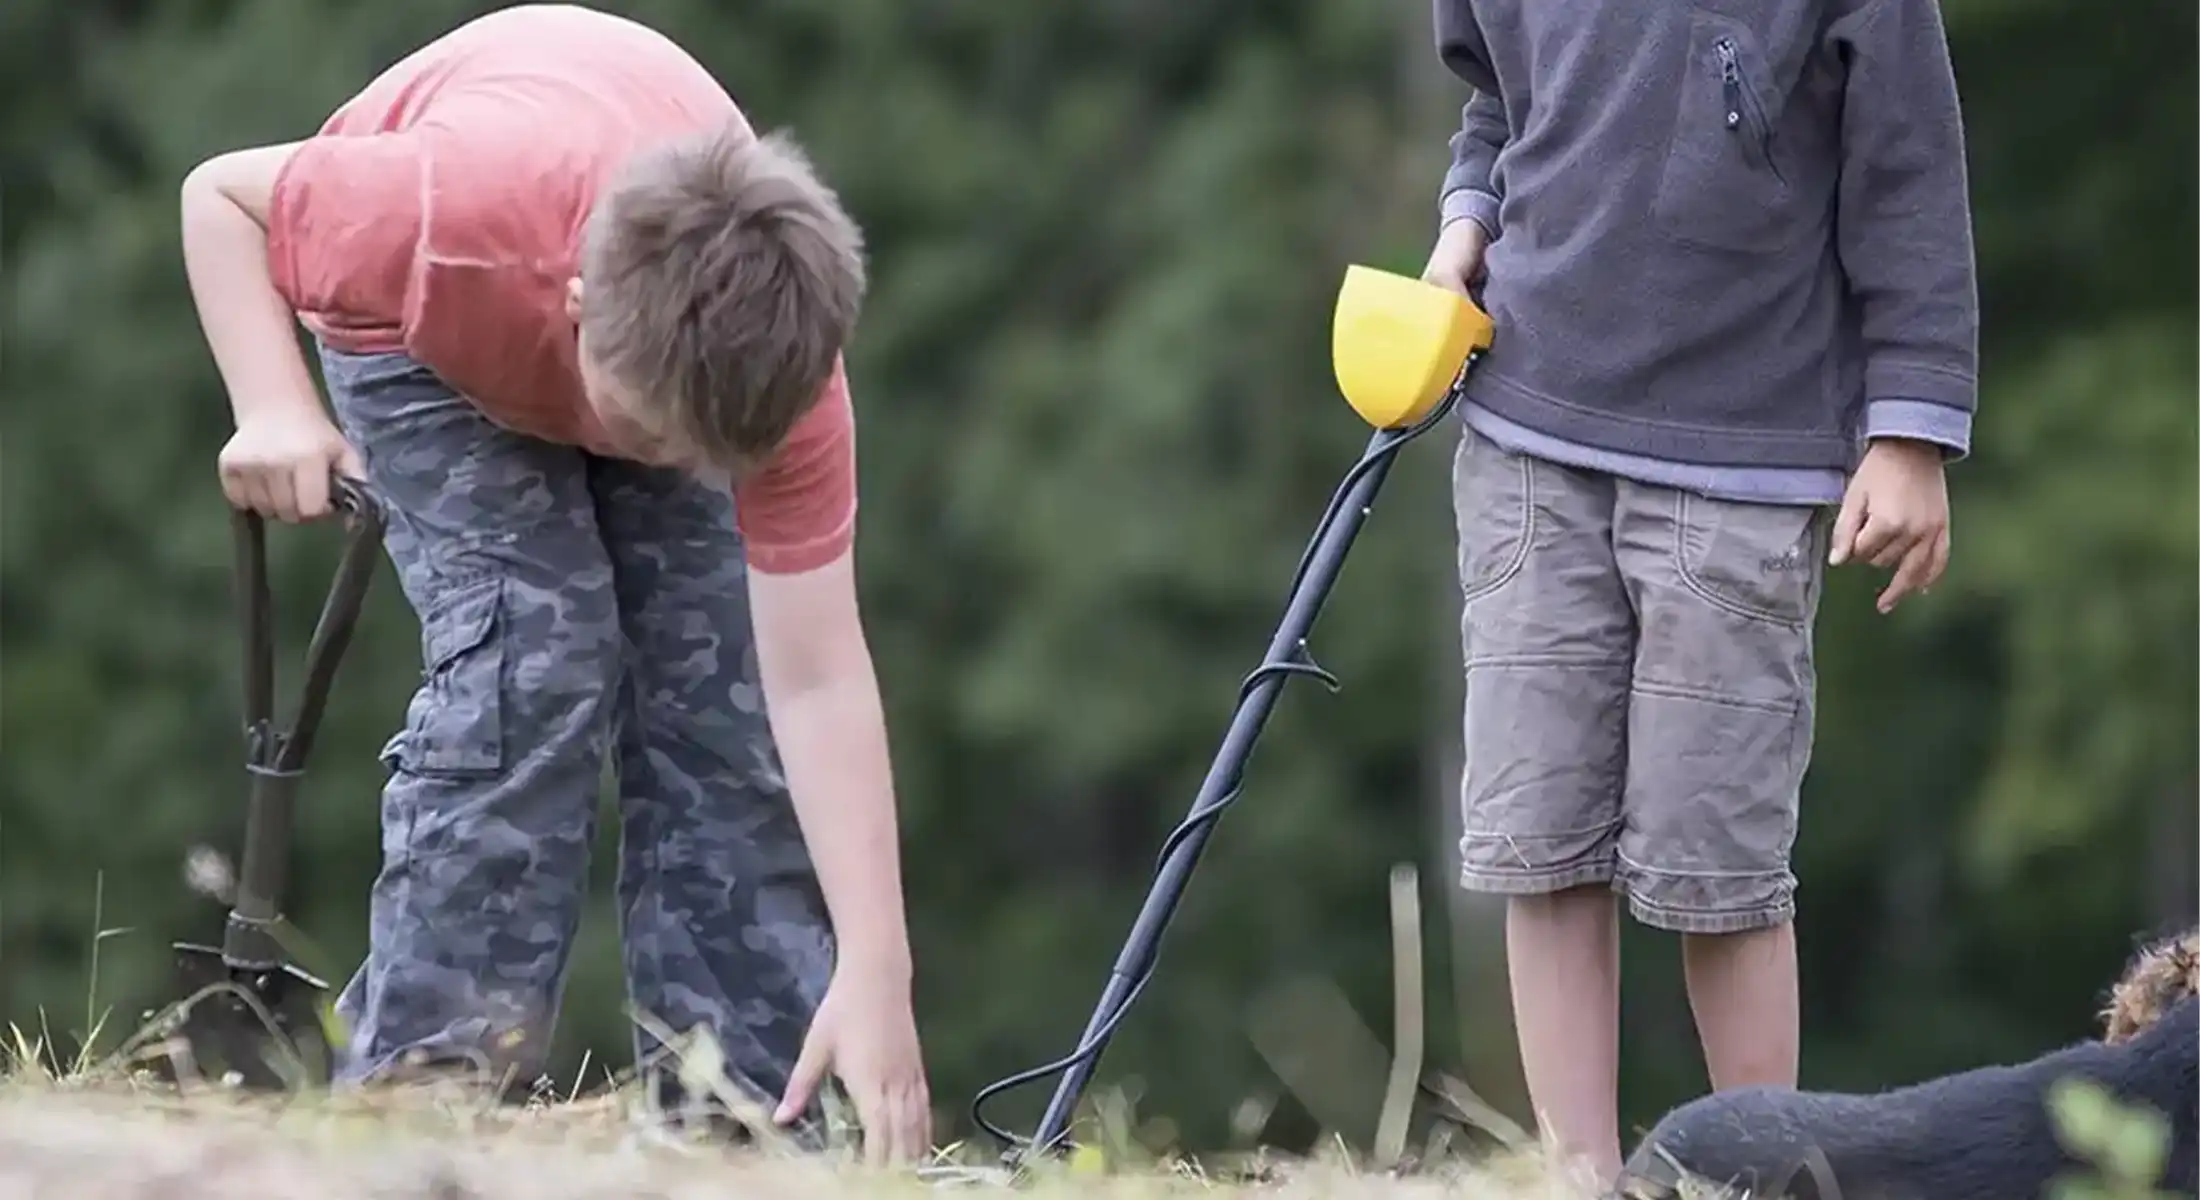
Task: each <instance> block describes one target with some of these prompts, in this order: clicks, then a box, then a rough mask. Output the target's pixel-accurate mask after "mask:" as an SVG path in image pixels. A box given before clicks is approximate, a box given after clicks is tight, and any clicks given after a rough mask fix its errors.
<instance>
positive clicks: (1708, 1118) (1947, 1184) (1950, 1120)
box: [1617, 996, 2200, 1200]
mask: <svg viewBox="0 0 2200 1200" xmlns="http://www.w3.org/2000/svg"><path fill="white" fill-rule="evenodd" d="M2068 1075H2075V1076H2080V1077H2083V1078H2087V1079H2091V1080H2093V1081H2095V1082H2097V1083H2099V1084H2101V1085H2103V1086H2104V1087H2106V1088H2107V1089H2108V1090H2109V1091H2110V1092H2111V1093H2113V1094H2114V1095H2115V1096H2116V1097H2117V1098H2118V1099H2119V1100H2120V1101H2121V1102H2123V1103H2125V1104H2134V1103H2138V1104H2145V1105H2148V1106H2151V1107H2152V1108H2154V1109H2155V1110H2157V1111H2159V1112H2160V1113H2162V1114H2163V1116H2165V1117H2166V1118H2167V1119H2168V1121H2169V1124H2170V1128H2171V1130H2172V1145H2171V1149H2170V1153H2169V1158H2168V1162H2167V1163H2166V1165H2165V1169H2164V1171H2163V1177H2162V1179H2161V1181H2160V1182H2159V1183H2158V1185H2157V1186H2159V1187H2161V1188H2165V1189H2168V1190H2169V1191H2171V1192H2173V1193H2175V1194H2178V1195H2186V1196H2191V1195H2195V1194H2200V1193H2196V1191H2195V1187H2196V1181H2195V1179H2194V1171H2195V1142H2196V1141H2200V1130H2196V1128H2195V1127H2196V1124H2200V999H2194V998H2192V997H2190V996H2187V997H2185V998H2183V999H2181V1000H2179V1001H2178V1002H2177V1003H2176V1004H2175V1005H2174V1006H2171V1007H2169V1008H2168V1009H2167V1011H2165V1012H2163V1013H2161V1014H2160V1016H2159V1019H2158V1020H2156V1021H2154V1022H2153V1023H2152V1025H2151V1026H2150V1027H2148V1028H2146V1029H2144V1030H2141V1031H2139V1032H2137V1033H2136V1034H2134V1035H2132V1036H2129V1037H2127V1038H2125V1039H2123V1040H2120V1041H2117V1042H2115V1043H2109V1042H2103V1041H2089V1042H2080V1043H2078V1044H2076V1045H2073V1046H2068V1047H2065V1048H2063V1049H2061V1050H2057V1051H2055V1052H2054V1053H2051V1054H2047V1055H2044V1056H2042V1057H2040V1058H2036V1059H2033V1060H2032V1061H2031V1062H2028V1063H2021V1064H2018V1065H2015V1066H2000V1067H1983V1068H1980V1069H1978V1070H1973V1071H1965V1072H1962V1073H1960V1074H1956V1075H1948V1076H1944V1077H1942V1078H1939V1079H1933V1080H1928V1081H1926V1082H1924V1083H1920V1084H1917V1085H1915V1086H1912V1087H1906V1088H1899V1089H1896V1090H1894V1091H1889V1092H1883V1093H1880V1094H1878V1095H1840V1094H1834V1093H1826V1092H1796V1091H1789V1090H1786V1089H1779V1088H1744V1089H1736V1090H1734V1091H1730V1092H1718V1093H1713V1094H1711V1095H1709V1096H1705V1097H1702V1098H1700V1099H1698V1100H1695V1101H1693V1102H1691V1103H1689V1104H1685V1105H1683V1106H1681V1107H1680V1108H1677V1109H1675V1110H1673V1111H1672V1112H1671V1113H1669V1114H1667V1116H1666V1118H1665V1119H1664V1120H1663V1121H1660V1122H1659V1123H1658V1126H1657V1128H1655V1129H1653V1130H1651V1131H1650V1134H1649V1135H1648V1136H1647V1137H1645V1138H1644V1139H1643V1141H1642V1144H1641V1145H1640V1146H1639V1147H1637V1148H1636V1150H1635V1153H1634V1155H1633V1156H1632V1157H1631V1158H1629V1160H1628V1162H1627V1167H1626V1170H1625V1172H1623V1174H1622V1176H1621V1182H1620V1185H1619V1188H1618V1191H1617V1195H1619V1196H1622V1197H1670V1196H1673V1195H1676V1194H1677V1188H1678V1180H1679V1179H1680V1178H1681V1175H1680V1173H1679V1172H1678V1171H1676V1170H1675V1167H1676V1165H1677V1166H1678V1167H1679V1168H1680V1169H1681V1170H1684V1171H1685V1172H1686V1173H1687V1174H1688V1175H1693V1176H1696V1177H1698V1178H1701V1179H1706V1180H1709V1181H1710V1182H1712V1183H1716V1184H1722V1185H1724V1186H1727V1187H1729V1188H1732V1189H1735V1190H1737V1191H1744V1190H1746V1193H1747V1194H1748V1195H1751V1196H1792V1197H1797V1198H1799V1200H2031V1198H2033V1197H2039V1196H2044V1195H2045V1194H2046V1191H2047V1187H2048V1183H2049V1181H2050V1180H2052V1179H2053V1178H2054V1177H2055V1176H2056V1175H2058V1174H2060V1173H2062V1172H2064V1171H2069V1170H2082V1169H2083V1168H2084V1166H2085V1164H2083V1163H2081V1162H2079V1161H2078V1160H2076V1159H2074V1158H2073V1157H2071V1156H2070V1155H2069V1154H2068V1153H2067V1152H2066V1151H2065V1150H2064V1149H2063V1148H2062V1145H2061V1143H2060V1142H2059V1141H2058V1140H2057V1138H2056V1136H2055V1131H2054V1126H2053V1123H2052V1118H2051V1117H2050V1115H2049V1113H2048V1109H2047V1094H2048V1089H2049V1087H2050V1086H2051V1085H2052V1084H2053V1083H2054V1082H2055V1081H2056V1080H2058V1079H2060V1078H2062V1077H2064V1076H2068Z"/></svg>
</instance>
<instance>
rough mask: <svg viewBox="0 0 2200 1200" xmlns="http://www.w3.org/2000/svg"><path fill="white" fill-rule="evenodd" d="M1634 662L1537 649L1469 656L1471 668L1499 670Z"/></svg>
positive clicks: (1583, 667) (1585, 667)
mask: <svg viewBox="0 0 2200 1200" xmlns="http://www.w3.org/2000/svg"><path fill="white" fill-rule="evenodd" d="M1633 663H1634V660H1633V659H1632V658H1614V657H1612V656H1610V655H1601V656H1591V655H1586V654H1550V653H1539V652H1535V651H1527V652H1522V653H1501V654H1471V655H1468V656H1467V667H1468V668H1469V669H1470V670H1471V669H1472V668H1475V667H1491V668H1496V669H1498V670H1509V669H1513V668H1548V667H1558V668H1563V669H1568V670H1577V671H1588V670H1597V669H1606V668H1612V667H1626V666H1631V665H1633Z"/></svg>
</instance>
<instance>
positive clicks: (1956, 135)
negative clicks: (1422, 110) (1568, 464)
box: [1435, 0, 1978, 470]
mask: <svg viewBox="0 0 2200 1200" xmlns="http://www.w3.org/2000/svg"><path fill="white" fill-rule="evenodd" d="M1435 15H1436V40H1437V48H1438V51H1439V53H1440V54H1441V56H1442V58H1443V61H1444V63H1445V64H1446V65H1447V66H1448V67H1450V68H1451V70H1452V71H1453V72H1454V73H1455V74H1457V75H1458V76H1459V77H1460V78H1461V79H1463V80H1465V81H1466V82H1467V83H1468V84H1469V85H1471V86H1472V87H1473V88H1474V89H1475V93H1476V94H1475V96H1474V98H1473V100H1472V101H1471V102H1470V103H1469V104H1468V105H1467V106H1466V108H1465V110H1464V112H1463V114H1462V123H1461V128H1460V131H1459V133H1458V135H1457V136H1456V137H1454V138H1453V139H1452V165H1451V169H1450V171H1449V172H1448V173H1447V174H1446V176H1445V179H1444V193H1445V199H1444V207H1445V210H1446V211H1447V213H1458V214H1461V215H1466V216H1470V217H1472V218H1473V219H1475V220H1476V221H1479V222H1480V223H1481V224H1483V225H1484V226H1485V227H1486V228H1488V229H1489V230H1490V231H1491V233H1492V234H1493V235H1494V236H1495V238H1496V240H1495V241H1494V242H1493V243H1492V244H1491V246H1490V249H1489V252H1488V256H1487V260H1486V262H1487V267H1488V272H1489V275H1488V281H1487V283H1486V284H1485V285H1484V289H1483V293H1482V303H1483V305H1484V307H1485V308H1487V309H1488V310H1489V312H1490V314H1491V316H1492V317H1493V318H1495V320H1496V322H1497V329H1498V334H1497V340H1496V343H1495V345H1494V346H1493V347H1492V348H1491V352H1490V354H1489V355H1488V357H1487V358H1486V359H1485V360H1484V361H1483V362H1482V364H1481V365H1479V366H1478V367H1477V368H1476V370H1475V372H1474V375H1473V377H1472V378H1471V379H1470V381H1469V384H1468V393H1467V399H1468V401H1469V403H1470V404H1471V405H1473V406H1476V407H1478V408H1480V409H1482V410H1486V411H1487V412H1490V413H1494V414H1496V415H1497V416H1498V417H1500V418H1503V419H1504V420H1505V421H1508V422H1511V423H1514V424H1515V425H1518V426H1521V427H1525V428H1526V429H1528V430H1532V431H1534V432H1535V433H1538V434H1542V435H1544V436H1545V437H1547V438H1551V439H1556V440H1558V441H1562V442H1565V443H1571V444H1574V445H1578V446H1582V447H1589V448H1595V449H1599V450H1603V451H1607V452H1610V453H1614V454H1619V455H1628V456H1640V457H1644V458H1650V459H1659V460H1665V461H1669V462H1678V463H1697V464H1705V465H1711V466H1734V467H1757V468H1805V469H1809V468H1817V469H1821V470H1824V469H1833V470H1843V469H1846V468H1848V467H1849V466H1851V465H1852V464H1853V462H1854V457H1855V453H1856V447H1857V442H1858V438H1859V437H1860V436H1861V435H1862V433H1863V432H1864V430H1863V428H1862V420H1863V414H1864V411H1865V406H1866V404H1867V402H1871V401H1878V402H1881V403H1882V404H1899V405H1906V406H1916V405H1925V406H1937V407H1938V408H1940V409H1943V410H1946V411H1947V412H1948V415H1949V417H1950V418H1951V419H1952V420H1953V423H1954V424H1956V425H1957V426H1958V427H1960V428H1964V429H1967V428H1968V425H1969V417H1970V414H1971V412H1972V411H1973V409H1974V407H1975V404H1976V396H1977V382H1976V381H1977V365H1976V364H1977V342H1978V300H1977V283H1976V278H1975V268H1974V261H1973V253H1972V245H1971V223H1970V212H1969V206H1968V199H1967V194H1966V193H1967V181H1966V173H1965V168H1964V161H1963V127H1962V117H1961V113H1960V111H1959V109H1958V106H1957V99H1956V90H1955V80H1954V75H1953V71H1952V70H1951V68H1950V64H1949V59H1948V51H1947V44H1946V38H1945V34H1944V32H1943V29H1942V25H1941V20H1940V13H1939V10H1938V7H1937V4H1936V2H1935V0H1696V2H1694V3H1680V2H1675V3H1652V4H1627V5H1603V4H1591V3H1587V2H1586V0H1435ZM1928 411H1929V410H1928ZM1929 423H1930V422H1929Z"/></svg>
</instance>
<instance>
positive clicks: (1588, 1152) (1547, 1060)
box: [1505, 886, 1620, 1187]
mask: <svg viewBox="0 0 2200 1200" xmlns="http://www.w3.org/2000/svg"><path fill="white" fill-rule="evenodd" d="M1505 954H1506V960H1507V964H1508V967H1509V969H1510V972H1511V975H1512V997H1513V1022H1514V1025H1515V1027H1516V1028H1517V1029H1518V1030H1519V1035H1520V1065H1521V1069H1522V1071H1523V1072H1524V1073H1525V1074H1526V1076H1527V1080H1528V1096H1529V1099H1530V1100H1532V1101H1533V1102H1534V1104H1535V1109H1536V1124H1537V1126H1538V1127H1539V1128H1541V1129H1542V1130H1543V1134H1544V1137H1545V1139H1546V1140H1547V1141H1552V1142H1555V1143H1556V1144H1557V1145H1558V1147H1559V1149H1560V1150H1561V1151H1562V1152H1563V1153H1565V1154H1566V1155H1567V1156H1569V1157H1572V1158H1579V1159H1583V1160H1586V1162H1587V1165H1588V1166H1589V1167H1590V1168H1591V1169H1592V1170H1594V1171H1595V1172H1596V1179H1597V1183H1598V1184H1599V1186H1603V1187H1608V1186H1610V1184H1611V1183H1612V1181H1613V1179H1614V1178H1615V1177H1617V1176H1618V1174H1619V1162H1620V1158H1619V908H1618V905H1617V902H1616V901H1615V900H1614V898H1613V896H1612V893H1611V891H1610V890H1609V889H1608V888H1605V887H1602V886H1596V887H1581V888H1569V889H1567V890H1565V891H1561V892H1555V893H1552V894H1549V895H1541V896H1533V895H1528V896H1514V897H1512V898H1511V900H1510V903H1508V904H1507V906H1506V911H1505Z"/></svg>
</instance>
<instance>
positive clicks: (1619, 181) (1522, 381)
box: [1425, 0, 1978, 1181]
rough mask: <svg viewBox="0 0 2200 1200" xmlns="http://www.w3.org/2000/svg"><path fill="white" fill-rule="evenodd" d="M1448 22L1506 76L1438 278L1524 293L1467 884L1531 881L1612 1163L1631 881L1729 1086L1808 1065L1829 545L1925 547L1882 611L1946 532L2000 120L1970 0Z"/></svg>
mask: <svg viewBox="0 0 2200 1200" xmlns="http://www.w3.org/2000/svg"><path fill="white" fill-rule="evenodd" d="M1435 23H1436V38H1437V46H1438V50H1439V53H1440V55H1441V57H1442V59H1443V61H1444V62H1445V64H1446V65H1447V66H1448V67H1450V69H1451V70H1452V71H1453V72H1454V73H1455V74H1457V75H1458V76H1459V77H1460V78H1461V79H1463V80H1464V81H1465V82H1467V83H1468V84H1469V85H1470V86H1471V87H1472V88H1473V89H1474V96H1473V98H1472V100H1471V101H1470V102H1469V103H1468V104H1467V105H1466V106H1465V108H1464V109H1463V111H1462V121H1461V127H1460V129H1459V132H1458V134H1457V135H1456V136H1455V137H1454V138H1453V139H1452V162H1451V168H1450V170H1449V172H1448V173H1447V174H1446V176H1445V179H1444V185H1443V193H1442V199H1441V213H1442V220H1443V223H1442V232H1441V233H1440V234H1439V236H1438V238H1437V243H1436V247H1435V250H1434V252H1433V253H1432V254H1431V255H1430V257H1429V262H1428V267H1427V270H1426V273H1425V277H1426V278H1427V279H1429V280H1430V281H1431V282H1435V283H1439V284H1442V285H1444V286H1447V287H1450V288H1453V289H1455V290H1458V291H1461V292H1470V293H1472V292H1478V293H1479V297H1480V299H1481V301H1482V303H1483V305H1484V307H1486V308H1487V309H1488V311H1489V312H1490V313H1491V315H1492V316H1493V317H1494V318H1495V319H1496V322H1497V327H1498V335H1497V342H1496V345H1495V346H1494V347H1493V348H1492V350H1491V352H1490V354H1489V355H1488V356H1487V357H1486V358H1485V359H1484V361H1483V362H1482V363H1481V364H1480V365H1479V366H1478V367H1477V368H1476V370H1475V372H1474V374H1473V377H1472V379H1471V380H1470V381H1469V384H1468V392H1467V397H1466V400H1467V403H1466V404H1465V406H1464V410H1463V411H1464V423H1465V429H1464V431H1463V433H1462V440H1461V444H1460V447H1459V450H1458V455H1457V459H1456V462H1455V468H1454V470H1455V475H1454V479H1455V488H1454V491H1455V506H1456V509H1457V517H1458V526H1459V570H1460V580H1461V587H1462V591H1463V594H1464V604H1465V610H1464V615H1463V618H1462V635H1463V640H1464V644H1465V670H1466V678H1467V688H1466V712H1465V731H1466V763H1467V767H1466V774H1465V778H1464V780H1463V783H1462V805H1463V809H1464V818H1465V820H1464V828H1465V833H1464V836H1463V838H1462V841H1461V845H1460V851H1461V858H1462V875H1463V882H1464V885H1465V886H1466V887H1468V888H1472V889H1476V890H1480V891H1486V892H1494V893H1500V894H1504V895H1506V896H1507V897H1509V901H1508V905H1507V917H1506V947H1507V956H1508V960H1509V969H1510V973H1511V978H1512V991H1513V1004H1514V1011H1515V1016H1516V1020H1517V1023H1518V1028H1519V1036H1520V1046H1521V1057H1522V1060H1523V1065H1524V1067H1525V1071H1526V1075H1527V1080H1528V1086H1529V1090H1530V1093H1531V1094H1532V1096H1533V1098H1534V1102H1535V1104H1536V1107H1537V1109H1538V1113H1539V1116H1540V1119H1541V1123H1542V1125H1543V1127H1544V1128H1545V1130H1546V1131H1547V1132H1548V1133H1549V1134H1550V1135H1551V1136H1552V1137H1553V1138H1554V1139H1555V1140H1556V1142H1557V1143H1558V1144H1559V1145H1560V1146H1561V1147H1562V1148H1563V1149H1565V1150H1567V1151H1570V1152H1572V1153H1574V1154H1577V1155H1580V1156H1583V1157H1585V1158H1586V1159H1588V1160H1589V1162H1590V1164H1591V1165H1592V1166H1593V1168H1594V1169H1595V1172H1596V1174H1597V1175H1598V1177H1599V1178H1601V1179H1603V1180H1605V1181H1609V1180H1610V1179H1611V1178H1612V1177H1613V1175H1614V1174H1615V1173H1616V1171H1617V1169H1618V1166H1619V1161H1620V1146H1619V1131H1618V1116H1617V1101H1616V1094H1615V1093H1616V1090H1617V1074H1618V1061H1619V1049H1618V1007H1619V994H1618V972H1619V963H1618V936H1619V935H1618V916H1617V908H1616V905H1615V903H1614V900H1613V897H1612V895H1611V893H1612V892H1615V891H1616V892H1618V893H1619V894H1621V895H1624V896H1625V897H1626V898H1627V902H1628V906H1629V909H1630V910H1631V912H1632V913H1633V915H1634V916H1635V917H1636V918H1637V919H1638V920H1640V921H1642V922H1644V923H1646V924H1649V925H1652V926H1655V927H1658V928H1662V929H1668V930H1673V931H1676V932H1678V933H1680V934H1681V935H1682V951H1683V958H1684V962H1685V966H1686V975H1687V981H1688V992H1689V999H1690V1004H1691V1006H1692V1008H1693V1010H1694V1013H1695V1017H1696V1025H1697V1030H1698V1033H1699V1035H1700V1037H1701V1039H1702V1042H1703V1049H1704V1056H1705V1059H1706V1063H1707V1066H1708V1067H1709V1071H1710V1076H1711V1082H1712V1084H1713V1086H1714V1087H1715V1088H1721V1089H1723V1088H1728V1087H1733V1086H1736V1085H1742V1084H1752V1083H1772V1084H1788V1085H1792V1084H1793V1083H1794V1082H1795V1076H1796V1058H1797V1040H1798V1026H1799V1017H1798V1000H1797V980H1796V962H1795V941H1794V934H1793V932H1792V924H1791V922H1792V919H1793V916H1794V911H1795V910H1794V898H1793V893H1794V887H1795V881H1794V877H1793V876H1792V875H1791V874H1790V872H1789V853H1790V849H1791V846H1792V844H1793V840H1794V836H1795V830H1796V820H1797V793H1798V789H1799V787H1800V785H1801V782H1802V778H1803V774H1804V769H1805V765H1806V763H1807V761H1808V759H1809V755H1810V747H1811V734H1812V724H1813V708H1814V691H1815V686H1816V677H1815V672H1814V669H1813V665H1812V648H1811V626H1812V624H1813V621H1814V618H1815V616H1816V610H1817V605H1818V598H1819V591H1820V586H1821V581H1822V570H1823V567H1824V565H1825V564H1827V563H1828V562H1831V563H1834V564H1839V563H1842V562H1846V561H1851V560H1860V561H1863V562H1867V563H1870V564H1872V565H1874V566H1878V567H1887V568H1893V569H1894V571H1895V574H1894V577H1893V580H1892V582H1891V583H1890V584H1889V586H1888V587H1887V588H1886V589H1885V591H1884V592H1882V593H1881V595H1880V598H1879V603H1878V607H1879V609H1880V611H1881V612H1887V611H1891V610H1892V608H1893V607H1894V605H1895V604H1896V603H1898V602H1899V601H1900V600H1901V598H1902V597H1903V596H1905V595H1907V594H1909V593H1910V592H1912V591H1915V590H1918V589H1920V588H1923V587H1926V586H1929V585H1930V584H1931V583H1932V582H1933V581H1934V580H1935V579H1936V578H1937V577H1938V576H1939V575H1940V573H1941V571H1942V569H1943V568H1944V567H1945V565H1946V562H1947V557H1948V512H1947V497H1946V491H1945V486H1944V482H1943V477H1942V469H1943V463H1944V461H1945V460H1946V459H1948V458H1951V457H1956V456H1960V455H1962V454H1964V453H1966V452H1967V448H1968V442H1969V435H1970V424H1971V414H1972V410H1973V406H1974V402H1975V396H1976V344H1977V329H1978V308H1977V300H1976V291H1975V282H1974V277H1973V261H1972V249H1971V231H1970V221H1969V211H1968V203H1967V198H1966V194H1965V193H1966V179H1965V170H1964V162H1963V133H1962V123H1961V118H1960V114H1959V111H1958V106H1957V97H1956V89H1955V83H1954V79H1953V74H1952V71H1951V69H1950V64H1949V59H1948V51H1947V46H1946V44H1945V38H1944V34H1943V31H1942V26H1941V20H1940V15H1939V12H1938V10H1937V8H1936V7H1935V0H1696V2H1695V3H1689V4H1651V5H1626V6H1610V5H1595V4H1556V3H1546V2H1543V0H1436V3H1435ZM1836 505H1838V506H1839V512H1838V516H1833V515H1832V509H1833V507H1834V506H1836ZM1829 517H1830V518H1831V519H1830V520H1829Z"/></svg>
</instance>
